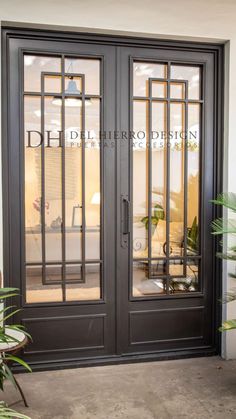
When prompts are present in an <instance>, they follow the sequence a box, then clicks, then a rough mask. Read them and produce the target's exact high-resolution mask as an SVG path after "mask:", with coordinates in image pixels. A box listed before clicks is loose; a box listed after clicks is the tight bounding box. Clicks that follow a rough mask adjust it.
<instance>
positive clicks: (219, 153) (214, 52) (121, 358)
mask: <svg viewBox="0 0 236 419" xmlns="http://www.w3.org/2000/svg"><path fill="white" fill-rule="evenodd" d="M12 39H15V40H16V43H17V42H18V41H17V40H19V42H21V41H20V40H22V39H23V40H27V41H28V42H31V41H32V46H33V44H34V41H38V42H39V41H40V40H41V41H43V40H44V41H45V40H47V41H48V42H49V41H53V44H54V45H55V44H56V42H57V41H58V46H59V44H61V42H65V45H66V43H67V44H68V45H69V44H71V45H72V44H74V47H72V49H73V48H74V50H76V45H81V44H83V43H86V44H87V45H91V48H92V46H93V45H96V44H99V45H104V48H105V47H106V46H115V47H117V48H116V70H115V72H116V89H115V90H114V92H113V95H114V97H116V103H117V106H116V115H115V117H116V122H115V121H114V124H113V123H112V124H111V125H112V127H111V130H113V129H114V127H115V130H117V131H121V130H122V129H126V128H127V126H128V124H127V118H128V116H129V108H128V106H129V105H128V102H125V103H122V106H120V105H121V101H122V100H123V98H124V97H126V95H127V84H126V80H128V79H127V78H126V74H127V67H126V65H127V64H124V60H123V61H122V59H121V58H122V54H123V55H126V54H127V53H126V52H125V51H128V49H129V52H128V55H130V54H131V52H130V51H131V50H132V49H133V55H134V56H137V48H139V52H140V51H142V52H141V56H142V57H144V56H145V54H146V56H149V57H150V54H151V51H153V55H154V56H155V50H159V51H160V54H161V55H162V56H163V54H164V56H166V57H169V56H170V55H172V56H175V57H176V59H180V58H179V56H181V55H182V60H183V61H184V57H186V55H185V53H186V54H187V55H188V56H189V57H190V56H191V54H192V56H193V60H194V54H197V55H198V56H199V57H200V56H201V55H204V54H205V55H207V54H208V55H209V56H210V57H211V61H212V63H213V66H214V89H213V91H212V94H213V95H214V108H213V109H212V118H213V126H214V127H213V136H214V141H213V149H214V156H213V167H212V171H213V182H214V191H213V193H214V195H216V194H217V193H218V192H220V191H221V190H222V174H223V168H222V163H223V140H222V133H223V53H224V49H223V46H222V45H218V44H207V43H195V42H182V41H169V40H168V41H167V40H155V39H148V38H132V37H121V36H107V35H94V34H92V35H90V34H79V33H70V32H54V31H42V30H21V29H15V28H12V27H10V28H8V27H6V28H3V31H2V40H3V43H2V45H3V49H2V121H3V129H2V138H3V140H2V162H3V196H4V200H3V201H4V202H3V217H4V222H3V228H4V231H3V233H4V249H3V250H4V279H5V284H6V285H7V286H11V285H12V282H11V279H12V275H13V274H14V272H15V274H14V275H15V277H16V275H17V272H19V270H20V266H19V265H16V263H15V258H14V255H15V254H17V252H19V249H18V247H17V245H16V243H15V244H14V240H13V237H17V235H18V236H19V237H21V233H20V226H17V225H16V226H14V235H12V234H13V231H12V221H13V220H14V219H17V217H18V216H19V212H18V209H17V207H16V206H13V207H12V208H11V210H10V204H9V202H10V199H11V197H12V196H14V197H17V196H18V192H17V191H16V190H14V189H13V186H14V183H13V184H12V186H11V181H12V180H13V181H14V178H12V176H11V175H12V174H11V172H10V165H9V161H10V160H11V161H17V156H18V152H19V150H16V148H14V147H12V148H10V149H9V143H8V141H7V139H8V138H10V137H11V136H14V135H18V131H16V132H15V134H14V129H15V128H14V127H12V126H11V124H10V115H11V112H12V110H11V112H10V109H9V95H11V94H14V91H11V89H16V90H17V85H15V86H10V85H9V72H13V73H14V69H13V68H11V67H9V43H10V41H11V40H12ZM59 48H60V47H59ZM146 49H148V50H149V52H145V50H146ZM51 51H52V49H51ZM165 54H166V55H165ZM178 54H179V56H178ZM131 55H132V54H131ZM188 61H189V60H188ZM199 61H201V60H200V58H199ZM13 73H12V77H13V78H14V74H13ZM121 82H122V83H123V84H122V83H121ZM114 87H115V86H114ZM128 87H129V86H128ZM18 110H19V109H18ZM109 112H110V120H112V121H113V119H112V118H113V115H114V109H112V107H111V108H110V111H109ZM15 117H16V118H17V110H16V109H15ZM121 121H122V123H121ZM121 153H122V151H121V148H120V144H119V143H118V144H117V147H116V169H117V179H116V192H117V200H116V212H113V213H114V214H116V215H115V219H116V264H115V261H114V267H115V265H116V267H115V269H116V274H115V273H114V278H116V293H117V295H120V296H122V298H120V299H119V300H116V299H115V297H114V299H112V301H111V305H113V307H114V306H115V307H116V315H115V318H116V326H115V329H116V350H115V351H114V352H113V353H110V354H108V353H107V354H103V355H102V354H101V355H98V356H97V357H92V356H90V358H89V357H87V358H85V359H81V358H78V357H73V358H72V357H65V358H64V359H63V360H59V359H55V360H53V361H52V360H50V359H48V360H46V359H44V361H43V362H42V361H40V357H38V358H37V357H36V359H35V362H34V369H35V370H36V369H49V368H58V366H60V367H69V366H80V365H81V366H83V365H91V364H106V363H115V362H137V361H139V360H154V359H162V358H167V357H168V358H169V357H172V358H174V357H184V356H200V355H210V354H215V353H219V351H220V339H219V334H218V332H217V325H218V324H219V323H220V319H221V307H220V305H219V304H217V301H218V298H219V296H220V295H221V285H220V283H221V281H220V280H221V264H220V262H219V261H218V260H217V259H216V258H215V257H214V254H215V251H216V249H217V247H218V243H217V242H216V241H214V242H213V241H212V259H211V264H212V269H213V271H212V278H215V281H214V282H213V284H212V294H211V298H212V320H213V322H212V340H211V343H210V344H209V345H208V346H205V347H199V346H197V347H195V348H193V347H192V348H190V349H188V348H183V349H182V350H173V349H172V350H171V349H170V350H168V349H165V350H163V351H158V350H152V349H151V348H149V349H148V350H147V351H146V353H145V351H142V350H140V349H139V350H138V351H136V352H135V353H134V352H130V353H129V351H127V344H126V343H127V336H128V334H127V333H128V332H127V327H128V319H127V303H128V294H127V282H126V284H124V282H123V281H127V264H128V260H127V257H128V255H127V252H126V251H124V250H123V249H122V248H121V246H120V233H119V232H120V228H121V225H120V217H121V214H120V196H121V194H125V195H126V194H128V193H129V191H128V190H127V188H128V184H127V182H126V180H124V176H122V174H123V175H124V174H125V173H127V168H128V165H129V162H128V158H127V155H126V156H125V154H124V153H123V154H122V158H121ZM120 162H121V166H120ZM111 164H113V163H111ZM18 170H20V169H19V168H18ZM216 215H217V214H216V209H214V208H213V209H212V212H211V214H209V213H208V220H210V218H211V216H212V218H213V217H215V216H216ZM13 259H14V264H13ZM13 265H14V271H13V270H12V268H13ZM14 285H16V284H14ZM122 290H123V291H122ZM125 296H126V300H125ZM195 299H196V297H195ZM115 300H116V301H115ZM188 300H193V299H189V298H188ZM209 302H210V301H209ZM209 302H208V304H209ZM153 303H154V302H153ZM145 304H146V303H145ZM206 304H207V302H206ZM55 308H56V306H55ZM144 308H145V307H144ZM153 308H154V307H151V309H153ZM56 309H57V312H56V311H55V315H57V316H58V315H59V313H58V310H61V309H60V308H59V307H58V306H57V308H56ZM135 309H136V310H139V308H138V306H137V307H136V308H135ZM45 310H46V307H45ZM125 313H126V314H125ZM68 314H69V315H71V316H72V317H73V315H74V313H73V309H72V305H71V309H70V313H69V312H68ZM124 315H126V317H124ZM45 320H46V319H45ZM125 320H126V321H125ZM125 341H126V343H125Z"/></svg>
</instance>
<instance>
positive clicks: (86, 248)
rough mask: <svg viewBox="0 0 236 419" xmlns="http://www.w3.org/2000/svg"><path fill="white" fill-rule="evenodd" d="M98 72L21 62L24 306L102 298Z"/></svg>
mask: <svg viewBox="0 0 236 419" xmlns="http://www.w3.org/2000/svg"><path fill="white" fill-rule="evenodd" d="M100 66H101V61H100V59H83V58H75V57H69V56H64V55H61V56H57V57H55V56H51V57H50V56H37V55H25V56H24V131H25V188H24V189H25V247H26V252H25V255H26V258H25V267H26V301H27V303H44V302H63V301H76V300H78V301H79V300H99V299H100V298H101V297H102V289H101V285H100V284H101V275H100V273H101V264H102V254H101V229H102V225H101V204H100V193H101V148H100V136H99V135H100V120H101V117H102V115H101V106H100V103H101V98H102V96H101V95H100Z"/></svg>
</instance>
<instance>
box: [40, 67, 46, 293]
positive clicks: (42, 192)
mask: <svg viewBox="0 0 236 419" xmlns="http://www.w3.org/2000/svg"><path fill="white" fill-rule="evenodd" d="M44 125H45V120H44V78H43V76H42V75H41V133H42V135H43V138H44ZM45 234H46V233H45V149H44V141H43V143H42V145H41V244H42V284H43V285H45V282H46V237H45Z"/></svg>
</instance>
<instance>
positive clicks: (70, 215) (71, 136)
mask: <svg viewBox="0 0 236 419" xmlns="http://www.w3.org/2000/svg"><path fill="white" fill-rule="evenodd" d="M81 130H82V107H81V106H80V107H76V106H65V137H66V149H65V213H66V223H65V230H66V231H65V233H66V261H79V260H81V258H82V234H81V229H82V177H81V175H82V147H81Z"/></svg>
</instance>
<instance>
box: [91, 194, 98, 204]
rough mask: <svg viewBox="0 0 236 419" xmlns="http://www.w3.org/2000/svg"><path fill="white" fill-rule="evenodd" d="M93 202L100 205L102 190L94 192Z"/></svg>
mask: <svg viewBox="0 0 236 419" xmlns="http://www.w3.org/2000/svg"><path fill="white" fill-rule="evenodd" d="M91 204H95V205H100V192H94V194H93V196H92V199H91Z"/></svg>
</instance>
